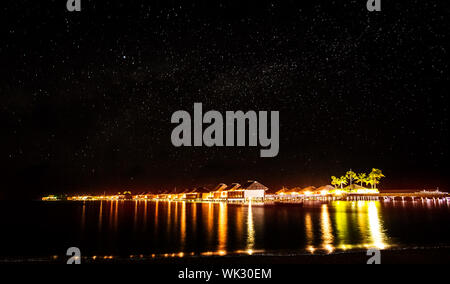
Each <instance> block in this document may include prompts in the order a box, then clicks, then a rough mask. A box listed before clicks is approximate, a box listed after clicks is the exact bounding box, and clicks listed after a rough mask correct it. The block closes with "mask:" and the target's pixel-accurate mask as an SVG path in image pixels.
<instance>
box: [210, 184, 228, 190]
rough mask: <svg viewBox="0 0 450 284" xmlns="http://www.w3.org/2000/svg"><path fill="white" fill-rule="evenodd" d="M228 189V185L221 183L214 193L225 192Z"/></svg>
mask: <svg viewBox="0 0 450 284" xmlns="http://www.w3.org/2000/svg"><path fill="white" fill-rule="evenodd" d="M226 188H227V185H226V184H224V183H219V184H218V185H217V186H216V187H215V188H214V190H213V191H224V190H225V189H226Z"/></svg>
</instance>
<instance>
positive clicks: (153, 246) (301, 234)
mask: <svg viewBox="0 0 450 284" xmlns="http://www.w3.org/2000/svg"><path fill="white" fill-rule="evenodd" d="M108 203H109V204H108ZM108 206H109V213H108V210H104V209H103V207H106V208H108ZM93 208H95V210H93ZM448 208H449V204H448V203H447V202H435V203H433V204H430V202H422V201H417V202H414V203H413V202H397V203H393V202H392V203H383V202H380V201H333V202H330V203H313V202H311V203H305V205H304V206H303V207H301V206H275V205H266V206H261V205H258V204H253V205H252V204H248V205H230V204H226V203H189V202H175V201H174V202H158V201H156V202H152V201H143V202H141V201H130V202H123V201H110V202H98V203H96V202H91V203H89V202H87V203H85V204H83V205H82V208H81V212H80V214H81V216H80V218H79V220H80V227H81V231H82V241H85V242H88V243H92V242H95V241H96V240H97V241H102V240H105V238H107V241H106V242H104V243H108V244H109V245H110V246H111V247H113V246H116V247H122V248H123V247H124V246H127V247H126V249H122V250H125V251H127V253H128V251H130V255H135V254H137V253H136V252H138V251H142V252H145V253H146V254H147V255H149V254H150V255H156V256H157V255H163V256H171V255H175V256H177V257H180V256H186V255H192V254H200V255H225V254H233V253H244V254H255V253H265V252H277V251H283V252H288V253H302V252H303V253H318V252H319V253H332V252H335V251H340V250H351V249H366V248H379V249H386V248H389V247H393V246H398V245H400V246H401V245H403V244H405V243H408V241H409V240H406V239H402V238H404V237H405V235H404V234H402V232H400V233H399V232H398V230H397V229H396V228H395V227H393V226H392V224H400V225H401V223H399V222H401V221H402V220H401V219H400V218H401V217H402V216H407V215H408V212H410V213H411V212H415V210H419V211H423V210H425V211H426V210H436V209H439V210H441V211H442V209H446V211H445V212H447V214H448V212H449V210H448ZM399 210H400V211H399ZM419 211H418V212H419ZM441 211H438V212H440V213H442V212H441ZM400 213H401V214H400ZM416 213H417V212H416ZM420 214H422V213H420ZM415 215H417V214H415ZM439 216H441V215H439ZM442 216H444V217H442V218H444V219H446V220H448V219H449V218H448V217H447V216H446V215H442ZM392 218H394V219H392ZM420 218H427V217H426V216H425V217H424V216H420ZM103 219H106V220H109V223H107V225H108V226H106V227H105V226H104V222H103ZM406 220H408V222H415V221H420V222H421V223H423V222H424V220H422V219H417V220H414V219H411V218H409V219H408V218H407V219H405V221H406ZM386 221H390V222H389V224H390V227H389V228H387V227H386ZM128 224H130V226H128ZM91 227H95V231H94V230H92V229H91ZM128 227H130V229H131V230H128ZM403 228H407V229H408V228H409V226H408V227H405V226H403ZM416 229H417V228H416ZM99 235H100V237H99ZM399 235H401V236H400V237H399ZM449 235H450V234H449ZM131 240H133V242H132V243H131ZM128 241H129V242H130V243H127V244H126V245H125V244H124V243H123V242H128ZM414 241H415V240H412V241H411V243H414ZM431 242H432V241H431ZM91 246H92V247H95V243H93V244H91ZM106 249H108V248H106Z"/></svg>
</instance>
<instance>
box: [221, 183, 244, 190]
mask: <svg viewBox="0 0 450 284" xmlns="http://www.w3.org/2000/svg"><path fill="white" fill-rule="evenodd" d="M240 187H241V185H240V184H239V183H232V184H231V185H230V186H228V187H227V188H226V189H225V190H226V191H234V190H238V189H240Z"/></svg>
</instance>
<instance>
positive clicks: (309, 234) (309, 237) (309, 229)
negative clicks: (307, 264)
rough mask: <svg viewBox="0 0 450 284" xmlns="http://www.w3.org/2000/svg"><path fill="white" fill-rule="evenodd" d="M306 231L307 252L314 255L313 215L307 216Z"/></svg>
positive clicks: (308, 214) (307, 214)
mask: <svg viewBox="0 0 450 284" xmlns="http://www.w3.org/2000/svg"><path fill="white" fill-rule="evenodd" d="M305 229H306V230H305V231H306V245H307V250H308V251H309V252H311V253H314V251H315V249H314V245H313V244H314V227H313V223H312V219H311V214H310V213H309V212H308V213H306V214H305Z"/></svg>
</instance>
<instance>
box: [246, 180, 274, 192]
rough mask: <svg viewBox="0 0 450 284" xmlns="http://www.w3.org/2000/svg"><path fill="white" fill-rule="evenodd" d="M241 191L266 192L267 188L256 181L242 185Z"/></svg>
mask: <svg viewBox="0 0 450 284" xmlns="http://www.w3.org/2000/svg"><path fill="white" fill-rule="evenodd" d="M241 189H244V190H265V191H267V190H268V189H269V188H268V187H267V186H265V185H263V184H261V183H259V182H257V181H248V182H246V183H245V184H244V185H242V187H241Z"/></svg>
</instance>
